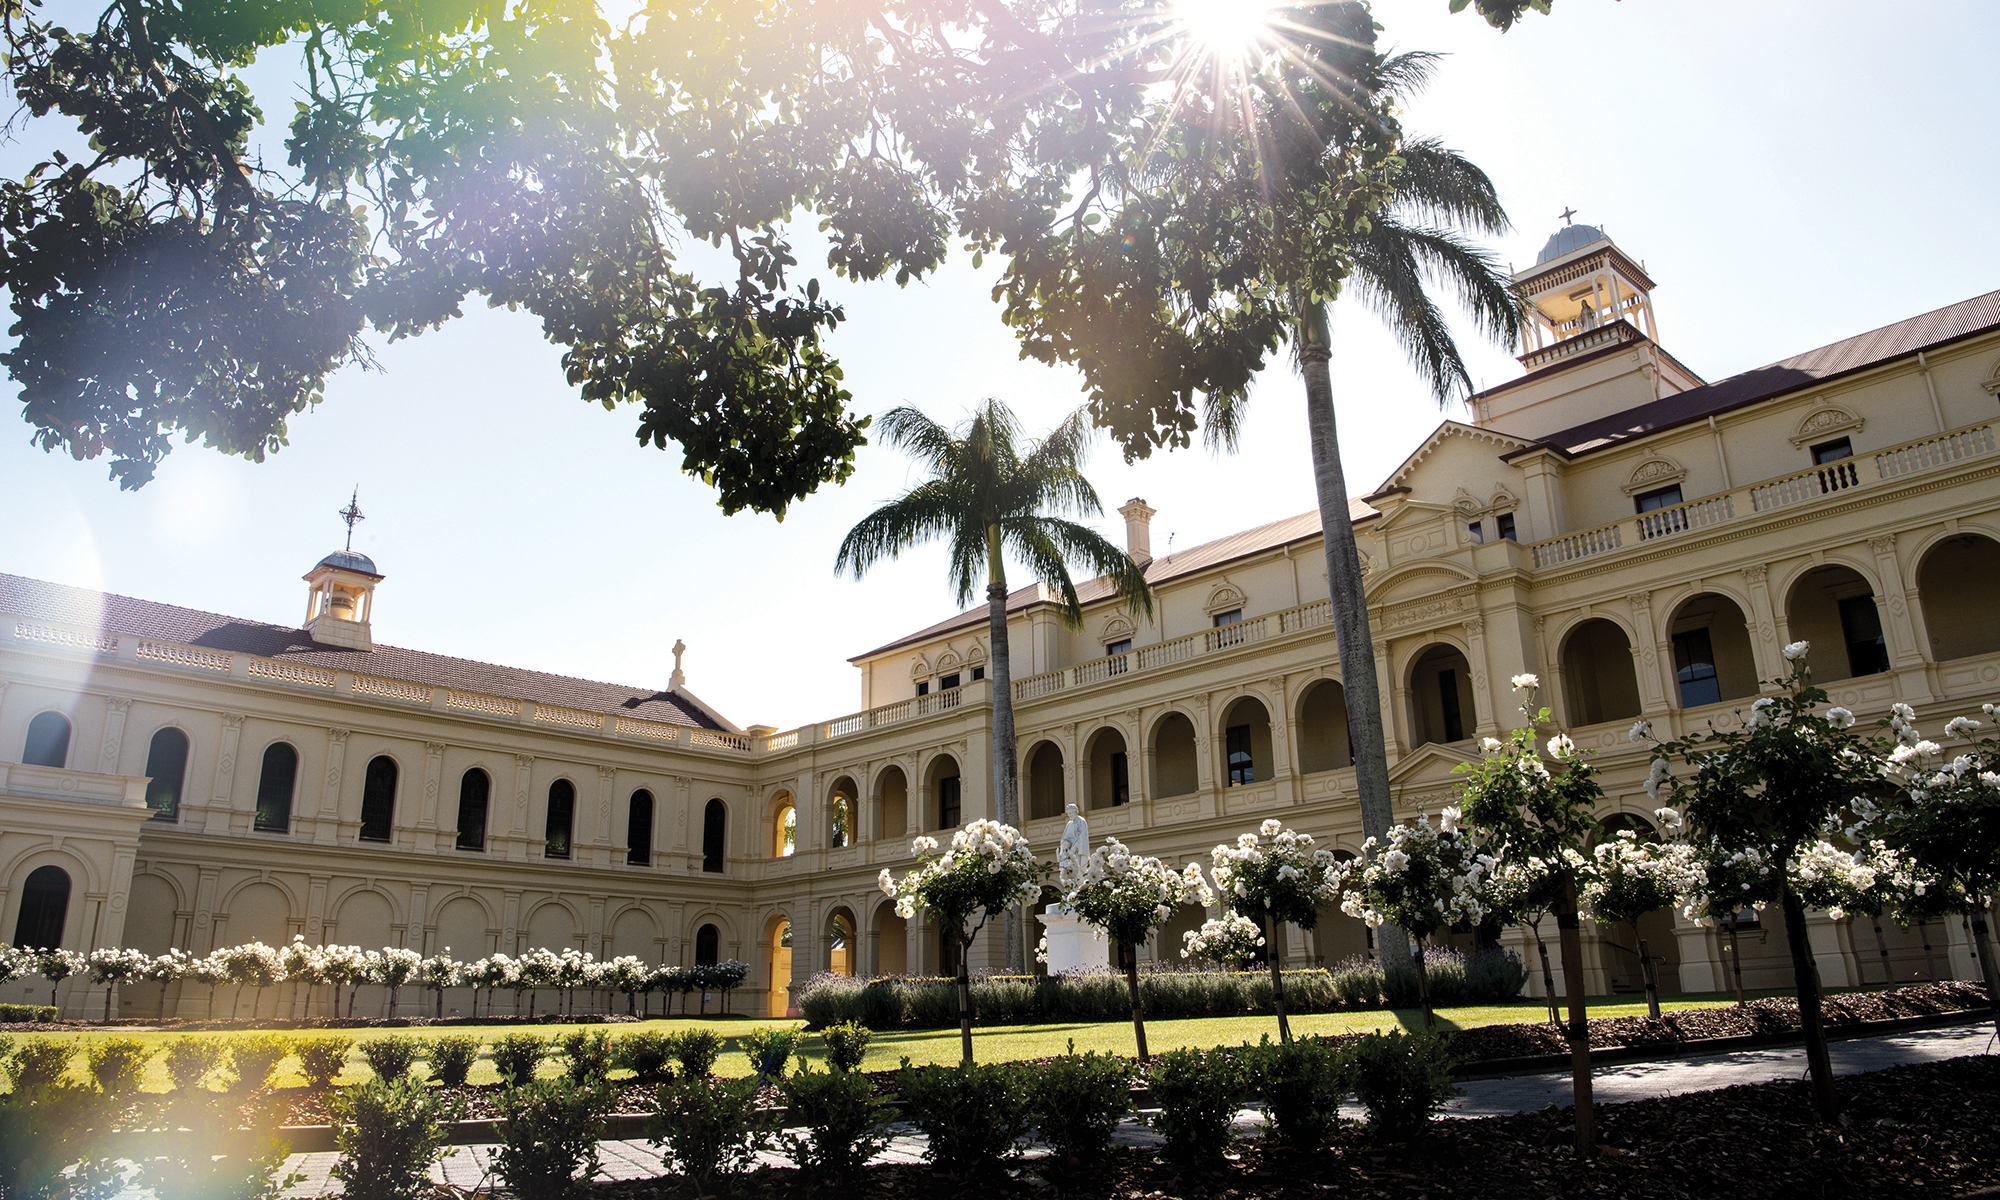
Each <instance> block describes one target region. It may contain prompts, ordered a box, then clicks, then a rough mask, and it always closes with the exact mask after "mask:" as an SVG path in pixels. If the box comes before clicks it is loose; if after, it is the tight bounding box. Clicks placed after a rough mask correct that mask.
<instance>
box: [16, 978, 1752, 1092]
mask: <svg viewBox="0 0 2000 1200" xmlns="http://www.w3.org/2000/svg"><path fill="white" fill-rule="evenodd" d="M1732 999H1733V997H1729V996H1723V995H1721V994H1716V995H1712V996H1689V997H1680V998H1676V999H1673V1000H1664V1001H1662V1002H1661V1004H1660V1007H1661V1008H1663V1009H1669V1010H1673V1009H1687V1008H1713V1007H1718V1006H1720V1005H1723V1004H1726V1003H1728V1002H1729V1001H1730V1000H1732ZM1645 1012H1646V1005H1645V1002H1644V1001H1637V1002H1635V1001H1634V1000H1633V999H1632V998H1631V997H1629V996H1616V997H1600V998H1597V999H1594V1000H1592V1001H1591V1003H1590V1015H1591V1016H1592V1017H1632V1016H1643V1015H1645ZM1547 1013H1548V1010H1547V1009H1546V1008H1545V1007H1544V1006H1543V1005H1542V1004H1541V1003H1540V1002H1539V1001H1517V1002H1514V1003H1510V1004H1492V1005H1480V1006H1476V1007H1467V1008H1442V1009H1439V1010H1438V1012H1437V1016H1438V1021H1439V1024H1440V1025H1441V1026H1443V1027H1445V1028H1458V1029H1469V1028H1472V1027H1474V1026H1479V1025H1499V1024H1507V1023H1519V1022H1531V1021H1539V1020H1546V1019H1547ZM1291 1023H1292V1030H1293V1032H1294V1033H1302V1034H1339V1033H1366V1032H1369V1031H1371V1030H1378V1029H1392V1028H1396V1027H1398V1026H1401V1027H1404V1028H1411V1029H1414V1028H1418V1027H1420V1026H1421V1025H1422V1024H1423V1013H1422V1011H1421V1010H1419V1009H1394V1010H1387V1011H1376V1012H1338V1013H1304V1014H1300V1015H1297V1016H1294V1017H1293V1018H1292V1019H1291ZM799 1025H800V1022H798V1021H777V1020H766V1021H759V1020H743V1019H740V1018H739V1019H736V1020H716V1019H713V1018H709V1019H702V1018H698V1017H674V1018H667V1019H661V1020H652V1021H647V1022H645V1023H643V1024H641V1025H610V1026H605V1025H538V1026H529V1027H526V1030H527V1031H528V1032H534V1033H540V1034H543V1035H545V1036H550V1037H553V1036H555V1035H557V1034H561V1033H564V1032H567V1031H568V1030H571V1029H592V1030H597V1029H602V1030H606V1031H607V1032H609V1033H610V1034H611V1036H612V1037H613V1038H614V1039H615V1038H617V1037H618V1036H619V1035H620V1034H623V1033H626V1032H629V1031H632V1030H637V1029H647V1030H659V1031H662V1032H675V1031H678V1030H682V1029H697V1028H699V1029H712V1030H714V1031H715V1032H716V1033H718V1034H720V1035H721V1036H722V1037H724V1038H725V1039H731V1041H732V1044H731V1045H730V1046H728V1048H726V1049H725V1050H724V1052H723V1056H722V1058H721V1060H720V1061H719V1062H718V1063H717V1064H716V1069H717V1072H718V1073H719V1074H723V1075H747V1074H749V1072H750V1064H749V1062H748V1060H747V1059H746V1058H745V1057H744V1055H743V1054H742V1053H741V1052H740V1051H739V1050H738V1049H737V1048H736V1046H735V1045H734V1044H733V1041H734V1039H738V1038H741V1037H742V1036H743V1035H744V1034H745V1033H747V1032H748V1031H749V1030H751V1029H755V1028H759V1027H774V1028H785V1027H791V1028H796V1027H798V1026H799ZM523 1028H524V1027H521V1026H508V1025H460V1026H427V1027H421V1028H414V1029H352V1030H325V1031H314V1030H301V1031H299V1032H298V1033H296V1034H291V1033H281V1034H280V1036H287V1037H290V1036H300V1037H311V1036H315V1034H320V1033H323V1034H325V1035H328V1036H341V1037H353V1038H355V1039H357V1040H360V1039H366V1038H372V1037H383V1036H387V1035H390V1034H409V1035H411V1036H413V1037H417V1038H421V1039H425V1040H429V1039H432V1038H439V1037H447V1036H451V1035H459V1034H463V1035H469V1036H472V1037H477V1038H480V1039H481V1040H482V1041H488V1042H490V1041H492V1040H493V1039H495V1038H498V1037H501V1036H502V1035H504V1034H507V1033H514V1032H521V1031H523ZM1277 1032H1278V1022H1277V1019H1276V1018H1275V1017H1269V1016H1250V1017H1206V1018H1191V1019H1185V1020H1156V1021H1148V1022H1147V1023H1146V1041H1147V1045H1148V1047H1149V1048H1150V1049H1152V1050H1155V1051H1159V1050H1170V1049H1174V1048H1177V1047H1182V1046H1193V1047H1208V1046H1224V1045H1236V1044H1238V1043H1242V1042H1254V1041H1256V1040H1257V1039H1258V1038H1260V1037H1262V1036H1263V1035H1265V1034H1270V1035H1271V1036H1273V1037H1276V1036H1277ZM0 1036H5V1035H0ZM256 1036H261V1035H260V1034H259V1033H258V1032H257V1031H254V1030H244V1031H225V1032H217V1033H209V1034H201V1033H179V1032H158V1031H148V1032H129V1031H124V1030H120V1029H116V1028H114V1029H108V1030H105V1031H103V1032H98V1031H95V1030H91V1031H79V1032H74V1033H58V1034H19V1035H14V1037H15V1039H16V1040H17V1041H18V1040H25V1039H27V1038H33V1037H52V1038H58V1039H63V1040H69V1041H74V1042H76V1043H78V1045H79V1046H87V1045H88V1044H89V1043H91V1042H93V1041H98V1040H101V1039H104V1038H110V1037H129V1038H135V1039H137V1040H139V1041H141V1042H144V1043H146V1044H148V1045H153V1046H164V1045H165V1044H166V1043H167V1042H168V1041H169V1040H171V1039H174V1038H183V1037H218V1038H223V1039H235V1038H242V1037H256ZM1071 1041H1074V1042H1075V1044H1076V1048H1077V1049H1078V1050H1079V1051H1085V1050H1100V1051H1109V1052H1112V1053H1117V1054H1130V1053H1131V1052H1132V1027H1131V1025H1129V1024H1127V1023H1124V1022H1117V1021H1107V1022H1077V1023H1072V1024H1058V1025H1001V1026H993V1027H988V1028H975V1029H974V1030H973V1033H972V1042H973V1053H974V1054H975V1055H977V1056H978V1057H979V1059H980V1060H981V1061H984V1062H1000V1061H1007V1060H1018V1059H1029V1058H1041V1057H1044V1056H1047V1055H1051V1054H1061V1053H1062V1052H1063V1051H1064V1050H1065V1049H1067V1048H1068V1045H1069V1043H1070V1042H1071ZM806 1042H807V1046H806V1056H807V1057H808V1058H810V1059H812V1060H813V1061H814V1062H819V1061H821V1060H822V1059H823V1056H824V1050H823V1048H822V1046H821V1044H820V1041H819V1039H818V1038H817V1037H816V1036H811V1035H808V1037H807V1039H806ZM905 1057H907V1058H909V1060H910V1061H911V1062H913V1063H917V1064H926V1063H953V1062H957V1061H958V1057H959V1045H958V1030H957V1029H924V1030H911V1031H906V1032H894V1033H877V1034H876V1035H875V1037H874V1040H873V1041H871V1042H870V1043H869V1045H868V1058H867V1061H866V1062H865V1063H864V1064H863V1069H865V1070H870V1071H882V1070H891V1069H893V1068H894V1067H895V1066H896V1065H897V1064H898V1062H899V1061H900V1060H901V1059H903V1058H905ZM295 1068H296V1063H295V1062H293V1061H292V1060H290V1059H287V1060H286V1061H285V1063H283V1064H281V1065H280V1067H279V1070H278V1073H277V1078H276V1082H277V1084H278V1085H279V1086H280V1087H288V1086H298V1085H301V1084H303V1083H304V1082H305V1080H304V1078H303V1077H301V1076H300V1075H298V1073H297V1071H296V1069H295ZM419 1069H420V1070H421V1068H419ZM70 1070H71V1073H72V1075H74V1076H75V1077H76V1078H77V1079H78V1080H80V1081H81V1080H83V1079H85V1078H86V1068H85V1066H84V1060H83V1056H82V1055H78V1056H77V1057H76V1059H75V1060H74V1061H73V1062H72V1064H71V1068H70ZM560 1070H561V1067H560V1063H559V1062H548V1063H544V1064H543V1065H542V1074H544V1075H554V1074H557V1073H559V1072H560ZM368 1075H369V1072H368V1067H367V1065H366V1064H365V1063H363V1062H362V1060H361V1056H360V1055H359V1054H358V1053H350V1054H349V1055H348V1060H347V1069H346V1070H345V1071H344V1072H343V1073H342V1074H341V1076H340V1079H339V1082H341V1083H359V1082H361V1081H362V1080H365V1079H367V1078H368ZM498 1078H499V1077H498V1076H497V1075H496V1074H495V1073H494V1070H493V1064H492V1063H491V1062H490V1061H489V1060H488V1059H487V1057H486V1056H485V1054H484V1053H483V1052H482V1054H481V1056H480V1059H479V1062H478V1063H477V1064H475V1065H474V1067H473V1069H472V1075H471V1082H473V1083H495V1082H498ZM170 1086H171V1083H170V1080H169V1079H168V1077H167V1073H166V1066H165V1063H164V1062H163V1061H162V1060H161V1059H160V1058H159V1057H155V1058H154V1059H153V1061H152V1062H151V1063H149V1064H148V1066H147V1072H146V1076H145V1083H144V1087H145V1089H146V1090H148V1091H161V1092H163V1091H166V1090H168V1089H169V1087H170Z"/></svg>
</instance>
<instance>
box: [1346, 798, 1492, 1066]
mask: <svg viewBox="0 0 2000 1200" xmlns="http://www.w3.org/2000/svg"><path fill="white" fill-rule="evenodd" d="M1445 811H1446V813H1447V814H1449V815H1448V816H1446V817H1445V818H1444V820H1443V822H1442V823H1441V825H1440V827H1438V828H1433V827H1432V826H1431V820H1430V817H1429V816H1427V815H1426V814H1423V813H1418V814H1417V819H1416V823H1415V824H1411V825H1396V826H1393V827H1392V828H1390V830H1389V833H1388V836H1387V838H1386V839H1384V840H1383V842H1382V843H1381V844H1380V845H1379V846H1378V845H1377V844H1376V840H1375V839H1374V838H1369V839H1368V840H1367V841H1366V842H1363V843H1362V846H1361V857H1360V858H1357V859H1355V860H1354V861H1353V862H1350V863H1348V864H1346V865H1345V866H1344V867H1342V868H1341V870H1340V874H1339V881H1338V887H1339V890H1340V893H1341V901H1340V908H1341V911H1342V912H1344V913H1346V914H1347V915H1348V916H1350V917H1359V918H1360V919H1361V920H1363V921H1365V922H1367V924H1368V927H1369V928H1370V929H1380V928H1381V927H1382V926H1383V925H1387V924H1394V925H1397V926H1400V927H1401V928H1402V929H1403V930H1404V931H1405V932H1406V933H1408V934H1409V935H1410V937H1411V939H1412V940H1413V941H1414V942H1415V943H1416V954H1415V956H1414V959H1413V962H1414V965H1415V967H1416V972H1417V995H1418V997H1419V998H1420V999H1421V1000H1422V1002H1423V1009H1424V1028H1426V1029H1430V1028H1434V1027H1435V1026H1436V1025H1437V1018H1436V1017H1435V1016H1434V1015H1433V1014H1432V1011H1431V988H1430V976H1429V974H1428V973H1427V972H1426V971H1425V968H1424V942H1425V941H1426V940H1427V939H1429V938H1430V937H1431V936H1432V935H1433V934H1435V933H1437V932H1438V930H1440V929H1449V928H1451V927H1452V926H1454V925H1477V924H1479V923H1480V922H1481V921H1482V920H1484V919H1485V918H1486V913H1487V906H1486V901H1485V899H1484V898H1483V895H1482V893H1483V890H1484V888H1485V886H1486V884H1487V876H1488V875H1489V874H1491V872H1492V870H1493V867H1494V860H1493V856H1492V855H1490V854H1488V853H1486V852H1485V851H1484V850H1483V849H1482V848H1480V846H1479V845H1478V844H1477V843H1476V842H1474V841H1473V840H1472V838H1471V836H1470V835H1468V834H1467V833H1465V832H1464V831H1463V830H1460V829H1458V828H1456V824H1457V819H1458V815H1459V814H1458V812H1457V811H1456V810H1455V809H1446V810H1445ZM1444 825H1450V826H1453V827H1452V828H1444V827H1443V826H1444ZM1384 965H1385V966H1386V965H1387V964H1384Z"/></svg>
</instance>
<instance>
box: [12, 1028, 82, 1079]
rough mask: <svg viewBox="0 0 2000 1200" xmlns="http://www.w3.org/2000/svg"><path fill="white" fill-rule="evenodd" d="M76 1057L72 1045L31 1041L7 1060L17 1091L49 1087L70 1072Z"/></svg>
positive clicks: (20, 1046)
mask: <svg viewBox="0 0 2000 1200" xmlns="http://www.w3.org/2000/svg"><path fill="white" fill-rule="evenodd" d="M75 1053H76V1046H75V1045H74V1044H73V1043H71V1042H59V1041H56V1040H55V1039H54V1038H29V1039H28V1040H26V1041H24V1042H22V1043H21V1044H20V1045H18V1046H16V1047H14V1052H13V1053H12V1054H10V1055H8V1056H7V1075H8V1077H9V1078H11V1079H12V1080H13V1081H14V1090H15V1091H17V1092H19V1091H23V1090H25V1089H28V1088H38V1087H47V1086H49V1085H50V1084H52V1083H54V1082H56V1081H57V1080H58V1079H61V1078H62V1077H63V1076H64V1075H65V1074H67V1073H68V1072H69V1060H70V1057H71V1056H72V1055H74V1054H75Z"/></svg>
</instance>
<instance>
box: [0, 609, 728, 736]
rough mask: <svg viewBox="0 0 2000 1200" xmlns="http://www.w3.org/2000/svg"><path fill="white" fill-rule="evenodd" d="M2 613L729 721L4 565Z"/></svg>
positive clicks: (645, 692)
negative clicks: (327, 642)
mask: <svg viewBox="0 0 2000 1200" xmlns="http://www.w3.org/2000/svg"><path fill="white" fill-rule="evenodd" d="M0 613H7V614H10V615H12V616H17V617H27V618H29V619H31V620H37V621H48V622H51V623H54V624H59V625H71V626H78V627H82V628H86V629H99V630H102V631H104V632H106V633H122V634H131V635H133V636H136V637H143V638H152V639H156V640H158V641H162V642H178V643H181V644H182V645H187V646H201V647H204V648H207V649H211V650H229V651H235V652H237V653H241V654H255V655H258V656H260V657H263V658H274V659H279V660H282V661H285V662H297V663H305V664H308V665H311V666H316V667H331V668H333V669H335V670H340V671H358V672H362V673H365V674H369V675H380V676H383V677H384V678H388V679H400V680H404V681H407V682H409V683H419V684H425V685H428V686H432V687H449V688H458V689H460V690H461V691H468V692H483V693H485V694H486V695H489V696H499V697H501V698H503V699H509V700H539V701H541V702H542V703H544V704H554V705H561V706H563V707H566V708H577V709H582V710H584V711H586V712H600V713H608V712H616V713H619V714H621V715H629V716H634V717H640V718H643V719H645V720H649V721H664V722H667V723H669V724H674V725H693V726H697V727H699V728H702V729H723V728H726V726H724V725H723V724H722V722H720V721H718V720H716V718H715V717H714V716H713V715H712V714H710V713H709V712H707V711H706V710H704V709H703V708H702V707H701V706H700V705H699V704H697V703H696V702H695V701H694V700H692V699H691V698H689V697H687V696H684V695H681V694H679V693H675V692H666V691H659V690H656V689H653V688H640V687H628V686H625V685H622V684H616V683H598V682H595V681H593V680H588V679H572V678H570V677H569V676H567V675H550V674H546V673H544V672H541V671H524V670H522V669H520V668H519V667H502V666H497V665H495V664H493V663H483V662H474V661H472V660H471V659H467V658H450V657H447V656H446V655H442V654H426V653H424V652H423V651H421V650H406V649H404V648H402V647H401V646H382V645H378V646H376V647H375V648H374V649H373V650H349V649H345V648H342V647H338V646H324V645H321V644H320V643H318V642H315V641H313V640H312V638H311V637H310V636H308V635H307V633H306V631H305V630H303V629H287V628H285V627H283V626H281V625H265V624H262V623H260V622H257V621H246V620H243V619H241V618H239V617H226V616H222V615H221V614H219V613H211V612H203V611H201V610H200V609H198V608H182V607H180V606H179V605H177V604H158V603H155V602H154V601H151V600H137V599H134V598H132V597H130V596H119V595H116V594H113V593H110V592H95V591H91V590H90V589H88V588H79V587H69V586H67V585H65V584H60V583H48V582H46V581H43V580H40V579H28V578H25V577H23V576H20V575H7V574H0Z"/></svg>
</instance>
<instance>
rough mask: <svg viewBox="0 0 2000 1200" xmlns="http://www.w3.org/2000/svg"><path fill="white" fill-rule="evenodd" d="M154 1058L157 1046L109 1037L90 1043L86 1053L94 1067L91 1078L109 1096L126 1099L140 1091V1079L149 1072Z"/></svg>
mask: <svg viewBox="0 0 2000 1200" xmlns="http://www.w3.org/2000/svg"><path fill="white" fill-rule="evenodd" d="M152 1057H153V1047H151V1046H148V1045H147V1044H146V1043H144V1042H141V1041H138V1040H137V1039H134V1038H106V1039H104V1040H103V1041H97V1042H92V1043H90V1049H89V1050H88V1051H86V1052H85V1060H86V1061H87V1062H89V1064H90V1074H91V1077H92V1078H94V1079H96V1080H97V1086H98V1087H100V1088H102V1089H103V1090H104V1092H105V1094H106V1095H111V1096H122V1095H124V1094H125V1093H127V1092H136V1091H138V1090H139V1076H140V1075H141V1073H143V1072H144V1071H145V1069H146V1060H147V1059H150V1058H152Z"/></svg>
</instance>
